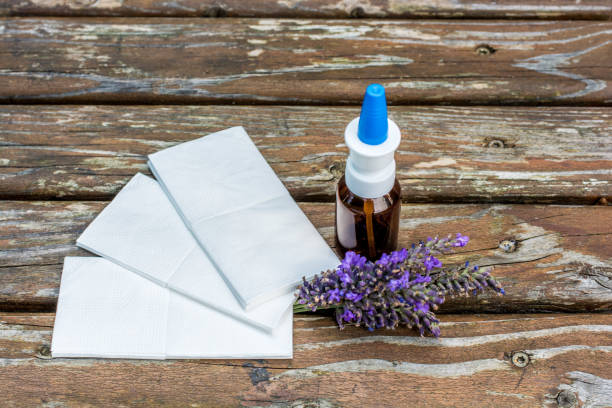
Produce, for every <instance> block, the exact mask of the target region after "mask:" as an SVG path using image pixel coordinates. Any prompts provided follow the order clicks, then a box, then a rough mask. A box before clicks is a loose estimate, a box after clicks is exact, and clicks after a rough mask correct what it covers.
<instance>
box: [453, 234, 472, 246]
mask: <svg viewBox="0 0 612 408" xmlns="http://www.w3.org/2000/svg"><path fill="white" fill-rule="evenodd" d="M469 241H470V237H468V236H467V235H461V233H460V232H458V233H457V238H455V242H454V243H453V246H454V247H464V246H466V245H467V243H468V242H469Z"/></svg>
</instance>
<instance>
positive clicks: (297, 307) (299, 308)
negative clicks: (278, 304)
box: [293, 302, 337, 313]
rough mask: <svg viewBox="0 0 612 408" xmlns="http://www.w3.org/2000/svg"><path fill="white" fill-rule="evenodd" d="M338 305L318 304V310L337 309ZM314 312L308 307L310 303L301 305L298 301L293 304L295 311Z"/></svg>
mask: <svg viewBox="0 0 612 408" xmlns="http://www.w3.org/2000/svg"><path fill="white" fill-rule="evenodd" d="M336 307H337V305H329V306H317V310H323V309H335V308H336ZM306 312H312V310H311V309H310V308H309V307H308V305H301V304H299V303H297V302H295V303H294V304H293V313H306Z"/></svg>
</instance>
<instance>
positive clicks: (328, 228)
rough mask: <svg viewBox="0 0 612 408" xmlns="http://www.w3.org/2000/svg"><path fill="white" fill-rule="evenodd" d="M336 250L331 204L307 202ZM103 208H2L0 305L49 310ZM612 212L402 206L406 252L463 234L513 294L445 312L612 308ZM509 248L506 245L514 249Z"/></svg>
mask: <svg viewBox="0 0 612 408" xmlns="http://www.w3.org/2000/svg"><path fill="white" fill-rule="evenodd" d="M300 205H301V207H302V208H303V210H304V212H305V213H306V214H307V216H308V217H309V218H310V220H311V221H312V222H313V224H314V225H315V227H317V228H318V230H319V232H320V233H321V234H322V235H323V237H324V238H325V239H326V240H327V241H328V242H329V243H330V245H332V246H333V245H334V239H333V234H334V228H333V218H334V213H333V211H334V210H333V204H321V203H319V204H314V203H301V204H300ZM104 206H105V203H104V202H70V201H52V202H48V201H40V202H36V201H22V202H20V201H13V202H11V201H1V202H0V243H2V245H1V246H0V288H2V289H1V291H0V306H1V307H2V309H4V310H16V311H19V310H47V311H48V310H52V309H53V308H54V305H55V302H56V298H57V292H58V287H59V277H60V274H61V268H62V262H63V258H64V256H67V255H81V256H83V255H87V252H85V251H83V250H80V249H77V248H76V246H75V241H76V238H77V237H78V235H79V234H80V233H81V231H82V230H83V229H84V228H85V227H86V226H87V225H88V223H89V222H90V220H92V219H93V217H94V216H95V215H97V214H98V213H99V212H100V210H101V209H102V208H103V207H104ZM611 220H612V208H610V207H602V206H589V207H579V206H527V205H461V206H453V205H404V206H403V208H402V220H401V224H400V225H401V228H400V229H401V232H400V245H403V246H406V245H408V244H410V243H412V242H414V241H418V240H420V239H425V238H427V236H429V235H431V236H433V235H436V234H438V235H442V234H448V233H455V232H462V233H464V234H467V235H469V236H471V237H472V242H471V243H470V246H469V247H468V248H467V250H466V251H463V252H462V253H460V254H457V255H455V256H452V257H448V258H447V259H445V260H444V262H448V263H455V262H456V263H463V262H465V260H466V259H470V260H474V261H476V262H478V263H479V264H481V265H493V266H495V275H496V276H497V277H499V278H500V280H501V282H502V283H503V285H504V286H505V288H506V291H507V295H506V296H503V297H498V296H495V295H484V296H482V297H480V298H478V299H465V298H459V299H452V300H449V301H448V302H447V304H445V305H444V307H443V311H445V312H459V311H493V312H508V311H518V312H528V311H530V310H546V311H564V310H565V311H595V310H610V309H612V257H611V256H612V243H611V240H610V238H611V236H612V230H611V229H610V228H611V226H612V223H611V222H610V221H611ZM512 240H514V241H515V243H512V242H504V243H503V244H502V242H503V241H512Z"/></svg>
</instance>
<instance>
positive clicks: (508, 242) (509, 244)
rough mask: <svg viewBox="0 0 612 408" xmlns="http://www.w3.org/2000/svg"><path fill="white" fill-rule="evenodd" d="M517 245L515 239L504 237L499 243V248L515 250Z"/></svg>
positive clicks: (509, 250)
mask: <svg viewBox="0 0 612 408" xmlns="http://www.w3.org/2000/svg"><path fill="white" fill-rule="evenodd" d="M517 246H518V243H517V242H516V240H514V239H510V238H508V239H504V240H503V241H502V242H500V243H499V249H501V250H502V251H504V252H514V251H516V247H517Z"/></svg>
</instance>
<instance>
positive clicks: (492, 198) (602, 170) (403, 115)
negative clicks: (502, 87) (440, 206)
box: [0, 105, 612, 204]
mask: <svg viewBox="0 0 612 408" xmlns="http://www.w3.org/2000/svg"><path fill="white" fill-rule="evenodd" d="M358 114H359V108H345V107H325V108H323V107H289V106H260V107H248V106H166V107H157V106H144V107H143V106H138V107H134V106H55V107H53V106H38V105H33V106H32V105H30V106H0V180H2V181H1V182H0V197H3V198H27V199H48V198H63V199H67V198H71V199H110V198H112V197H113V196H114V194H116V193H117V191H119V189H120V188H121V187H122V186H123V185H124V184H125V183H126V182H127V180H129V178H130V177H131V176H132V175H133V174H134V173H135V172H136V171H143V172H147V173H148V169H147V166H146V155H147V154H150V153H153V152H155V151H158V150H160V149H163V148H166V147H169V146H172V145H174V144H176V143H180V142H184V141H187V140H192V139H195V138H198V137H201V136H204V135H206V134H208V133H211V132H215V131H218V130H221V129H224V128H226V127H228V126H237V125H244V126H245V128H246V130H247V131H248V132H249V134H250V135H251V137H252V138H253V139H254V141H255V143H256V144H257V146H258V147H259V149H260V151H261V152H262V153H263V155H264V157H265V158H266V159H267V160H268V162H269V163H270V164H271V166H272V167H273V169H274V170H275V172H276V173H277V174H278V175H279V177H280V178H281V180H282V181H283V182H284V183H285V185H286V186H287V187H288V189H289V191H290V192H291V194H292V195H293V196H294V198H296V199H297V200H303V201H312V200H324V201H332V200H333V199H334V190H335V186H336V183H337V181H338V178H339V177H341V175H342V173H343V167H344V162H345V160H346V155H347V149H346V147H345V146H344V144H343V142H344V140H343V134H344V127H345V126H346V124H347V123H348V122H349V121H350V120H351V119H352V118H353V117H355V116H357V115H358ZM390 114H391V116H392V117H393V118H394V119H395V120H396V121H397V123H398V125H399V126H400V128H401V129H402V132H403V139H402V144H401V145H400V148H399V150H398V153H397V154H396V160H397V165H398V179H399V180H400V182H401V185H402V193H403V198H404V200H405V201H409V202H438V203H439V202H498V203H499V202H519V203H520V202H540V203H560V204H568V203H583V204H593V203H595V202H597V201H598V200H599V199H600V198H601V197H611V196H612V183H611V182H610V181H611V180H612V170H610V169H611V168H612V143H610V141H611V140H612V110H611V109H610V108H582V109H577V108H562V107H551V108H509V107H504V108H494V107H484V108H483V107H474V108H467V107H464V108H458V107H413V106H411V107H392V108H391V109H390Z"/></svg>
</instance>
